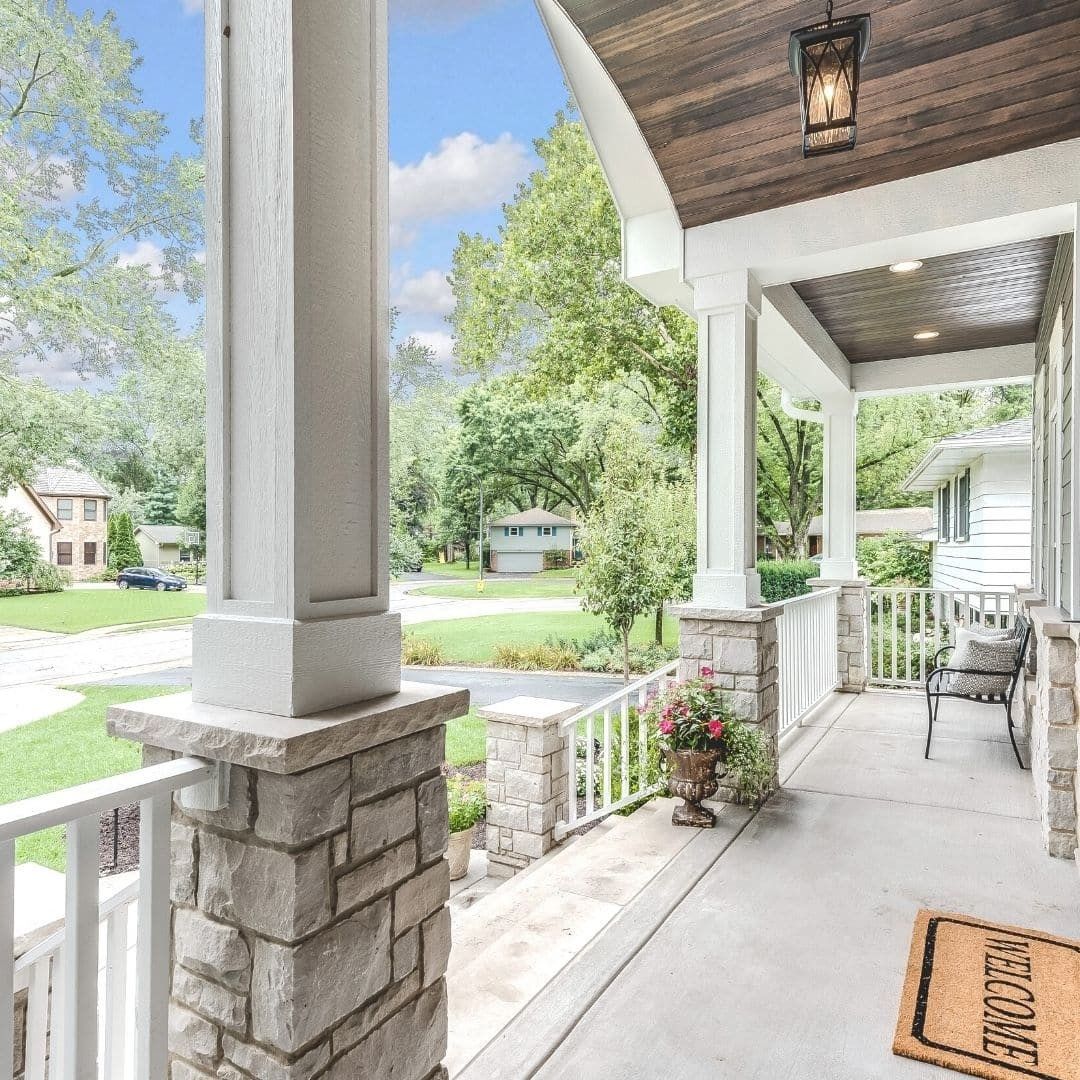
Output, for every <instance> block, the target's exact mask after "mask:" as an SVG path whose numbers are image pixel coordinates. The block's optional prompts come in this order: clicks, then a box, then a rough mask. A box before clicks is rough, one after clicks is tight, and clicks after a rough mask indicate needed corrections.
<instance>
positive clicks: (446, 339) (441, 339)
mask: <svg viewBox="0 0 1080 1080" xmlns="http://www.w3.org/2000/svg"><path fill="white" fill-rule="evenodd" d="M408 336H409V337H411V338H415V339H416V340H417V341H418V342H419V343H420V344H421V345H423V346H424V347H425V348H427V349H430V350H431V351H432V352H433V353H434V354H435V360H436V362H437V363H438V364H439V366H440V367H443V368H446V369H449V368H450V365H451V364H452V363H453V360H454V339H453V338H452V337H451V336H450V335H449V334H447V333H446V332H445V331H443V330H417V331H416V332H415V333H412V334H409V335H408Z"/></svg>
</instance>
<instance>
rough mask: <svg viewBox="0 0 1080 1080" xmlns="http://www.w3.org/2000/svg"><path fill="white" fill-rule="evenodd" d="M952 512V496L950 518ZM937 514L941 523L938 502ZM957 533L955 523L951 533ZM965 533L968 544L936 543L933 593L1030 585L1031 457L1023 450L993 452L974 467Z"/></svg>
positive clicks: (989, 589)
mask: <svg viewBox="0 0 1080 1080" xmlns="http://www.w3.org/2000/svg"><path fill="white" fill-rule="evenodd" d="M954 479H955V478H954ZM955 490H956V487H955V485H954V486H953V491H954V492H955ZM955 510H956V507H955V496H954V505H953V507H952V513H953V515H954V516H955ZM937 513H938V517H939V519H940V499H939V501H938V511H937ZM955 531H956V530H955V525H954V526H953V528H952V529H951V530H950V534H954V533H955ZM969 532H970V535H969V537H968V539H967V540H962V541H957V540H955V539H950V540H948V541H944V540H939V541H938V542H937V544H936V545H935V551H934V567H933V570H934V588H935V589H980V590H987V591H994V590H1001V591H1003V592H1009V591H1011V590H1012V588H1013V586H1015V585H1026V584H1028V583H1029V582H1030V581H1031V455H1030V454H1029V453H1028V452H1027V451H1025V450H1007V451H995V452H994V453H992V454H987V455H984V456H983V457H981V458H979V459H978V460H976V461H975V462H973V463H972V465H971V495H970V529H969ZM938 535H939V536H940V535H941V522H940V520H939V521H938Z"/></svg>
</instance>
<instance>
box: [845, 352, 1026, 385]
mask: <svg viewBox="0 0 1080 1080" xmlns="http://www.w3.org/2000/svg"><path fill="white" fill-rule="evenodd" d="M1034 374H1035V344H1034V342H1032V343H1031V344H1030V345H1027V344H1025V345H1002V346H997V347H995V348H990V349H964V350H961V351H959V352H946V353H934V354H932V355H930V356H903V357H897V358H896V359H895V360H875V361H873V362H872V363H867V364H853V365H852V368H851V384H852V388H853V389H854V390H855V392H856V393H857V394H858V395H859V396H860V397H875V396H876V397H883V396H891V395H893V394H918V393H924V392H927V391H937V390H955V389H957V388H959V387H963V386H995V385H999V384H1001V383H1025V382H1030V381H1031V379H1032V377H1033V376H1034Z"/></svg>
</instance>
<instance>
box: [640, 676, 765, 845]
mask: <svg viewBox="0 0 1080 1080" xmlns="http://www.w3.org/2000/svg"><path fill="white" fill-rule="evenodd" d="M646 716H647V719H648V721H649V723H650V725H654V728H655V731H656V736H657V742H658V744H659V746H660V749H661V750H662V751H663V753H664V757H665V759H666V761H667V764H668V788H669V790H670V791H671V794H672V795H674V796H676V798H680V799H682V800H683V805H682V806H678V807H676V808H675V811H674V813H673V814H672V815H671V820H672V822H673V823H674V824H676V825H690V826H697V827H698V828H711V827H712V826H713V825H714V824H715V822H716V815H715V814H714V813H713V812H712V811H711V810H710V809H709V808H708V807H705V806H702V805H701V802H702V800H703V799H708V798H709V797H711V796H712V795H715V794H716V790H717V788H718V787H719V784H718V783H717V779H716V767H717V764H718V763H719V762H721V761H723V762H724V764H725V765H726V766H727V768H728V771H729V772H730V773H732V774H733V776H734V778H735V780H736V782H737V784H738V787H739V793H740V796H743V797H746V798H748V799H749V800H751V801H755V802H760V801H761V800H762V798H763V797H764V796H765V794H766V793H767V791H768V786H769V782H770V779H771V766H770V763H769V760H768V754H767V748H766V744H765V737H764V736H763V735H762V733H761V732H760V731H758V730H757V729H756V728H752V727H749V726H748V725H746V724H744V723H743V722H742V721H741V720H739V719H738V718H737V717H735V716H734V715H733V713H732V711H731V706H730V705H729V703H728V702H727V700H726V699H725V697H724V694H723V691H721V690H720V688H719V687H718V686H717V685H716V683H715V682H714V680H713V672H712V670H711V669H709V668H702V669H701V677H700V678H697V679H687V680H686V681H685V682H681V683H676V684H675V685H673V686H671V687H669V688H668V689H667V690H666V691H664V693H662V694H660V695H658V696H657V697H655V698H654V699H653V700H652V701H651V702H650V704H649V708H648V712H647V714H646Z"/></svg>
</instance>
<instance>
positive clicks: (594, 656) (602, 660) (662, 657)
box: [581, 643, 679, 675]
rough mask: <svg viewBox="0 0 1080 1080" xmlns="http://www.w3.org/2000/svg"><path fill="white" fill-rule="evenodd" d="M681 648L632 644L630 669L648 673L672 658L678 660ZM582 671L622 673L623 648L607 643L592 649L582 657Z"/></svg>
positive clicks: (669, 661) (667, 662)
mask: <svg viewBox="0 0 1080 1080" xmlns="http://www.w3.org/2000/svg"><path fill="white" fill-rule="evenodd" d="M678 657H679V650H678V649H677V648H669V647H666V646H663V645H656V644H652V643H650V644H648V645H631V646H630V670H631V671H633V672H641V673H642V674H648V673H649V672H650V671H656V670H657V669H658V668H662V667H664V666H665V665H667V664H670V663H671V661H672V660H677V659H678ZM581 670H582V671H596V672H603V673H605V674H611V675H621V674H622V650H621V649H619V648H618V646H616V645H605V646H602V647H601V648H599V649H592V650H590V651H589V652H587V653H584V654H583V655H582V657H581Z"/></svg>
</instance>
